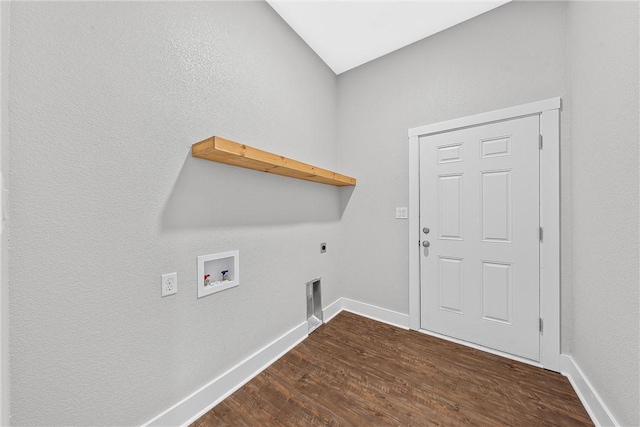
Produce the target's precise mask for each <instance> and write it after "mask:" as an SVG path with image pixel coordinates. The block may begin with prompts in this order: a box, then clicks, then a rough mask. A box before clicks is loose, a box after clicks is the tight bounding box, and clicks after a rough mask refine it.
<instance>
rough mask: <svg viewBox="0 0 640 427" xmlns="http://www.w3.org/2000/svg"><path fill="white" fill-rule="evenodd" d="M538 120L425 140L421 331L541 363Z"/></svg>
mask: <svg viewBox="0 0 640 427" xmlns="http://www.w3.org/2000/svg"><path fill="white" fill-rule="evenodd" d="M538 135H539V118H538V116H531V117H525V118H520V119H515V120H509V121H504V122H499V123H492V124H488V125H483V126H477V127H472V128H468V129H462V130H457V131H451V132H446V133H441V134H437V135H429V136H425V137H421V138H420V228H421V230H423V229H424V227H428V228H429V229H430V231H429V233H428V234H425V233H424V232H422V238H423V240H428V241H429V242H430V246H429V247H428V248H426V247H423V248H422V253H421V261H420V270H421V272H420V276H421V279H420V280H421V285H420V286H421V292H420V294H421V327H422V328H423V329H426V330H429V331H433V332H437V333H440V334H443V335H447V336H451V337H454V338H458V339H462V340H465V341H469V342H473V343H476V344H480V345H483V346H486V347H490V348H494V349H497V350H501V351H505V352H507V353H511V354H514V355H518V356H522V357H526V358H528V359H531V360H539V339H540V336H539V331H538V319H539V312H540V310H539V262H540V261H539V224H540V221H539V150H538Z"/></svg>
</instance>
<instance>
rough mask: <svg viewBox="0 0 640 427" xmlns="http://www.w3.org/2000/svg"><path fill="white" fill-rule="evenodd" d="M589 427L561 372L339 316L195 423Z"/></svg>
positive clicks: (202, 425)
mask: <svg viewBox="0 0 640 427" xmlns="http://www.w3.org/2000/svg"><path fill="white" fill-rule="evenodd" d="M462 424H465V425H481V426H488V425H512V426H541V425H554V426H587V425H593V424H592V422H591V420H590V418H589V416H588V414H587V412H586V411H585V409H584V408H583V407H582V404H581V403H580V400H579V399H578V397H577V396H576V394H575V392H574V391H573V389H572V388H571V385H570V384H569V381H568V380H567V379H566V378H565V377H563V376H562V375H560V374H557V373H555V372H550V371H545V370H544V369H540V368H536V367H533V366H529V365H525V364H523V363H519V362H515V361H512V360H509V359H505V358H502V357H499V356H495V355H493V354H489V353H484V352H482V351H479V350H475V349H472V348H469V347H465V346H461V345H459V344H455V343H452V342H449V341H445V340H441V339H438V338H434V337H431V336H428V335H424V334H421V333H419V332H415V331H406V330H403V329H400V328H397V327H394V326H390V325H387V324H384V323H380V322H377V321H375V320H370V319H367V318H364V317H360V316H357V315H355V314H351V313H348V312H342V313H340V314H339V315H338V316H336V317H335V318H334V319H332V320H331V322H330V323H328V324H326V325H323V326H321V327H320V328H318V329H317V330H316V331H315V332H313V333H312V334H311V335H310V336H309V337H308V338H307V339H306V340H305V341H303V342H302V343H301V344H299V345H298V346H296V347H295V348H294V349H292V350H291V351H290V352H289V353H287V354H286V355H285V356H283V357H282V358H281V359H279V360H277V361H276V362H275V363H274V364H272V365H271V366H270V367H269V368H267V369H266V370H264V371H263V372H262V373H260V374H259V375H258V376H256V377H255V378H254V379H252V380H251V381H249V382H248V383H247V384H246V385H244V386H243V387H242V388H240V389H239V390H238V391H236V392H235V393H233V394H232V395H231V396H229V397H228V398H227V399H225V400H224V401H223V402H221V403H220V404H218V405H217V406H216V407H215V408H213V409H212V410H210V411H209V412H207V413H206V414H205V415H204V416H202V417H201V418H200V419H198V420H197V421H196V422H195V423H193V424H192V427H205V426H320V425H329V426H342V425H348V426H383V425H416V426H423V425H430V426H449V425H454V426H455V425H462Z"/></svg>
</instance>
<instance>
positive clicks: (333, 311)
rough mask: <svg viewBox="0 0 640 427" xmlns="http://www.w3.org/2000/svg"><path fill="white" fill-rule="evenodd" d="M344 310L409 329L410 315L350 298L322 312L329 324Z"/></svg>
mask: <svg viewBox="0 0 640 427" xmlns="http://www.w3.org/2000/svg"><path fill="white" fill-rule="evenodd" d="M343 310H344V311H349V312H351V313H354V314H357V315H360V316H363V317H368V318H369V319H373V320H377V321H379V322H383V323H388V324H389V325H393V326H397V327H399V328H402V329H409V315H408V314H403V313H398V312H397V311H392V310H387V309H386V308H381V307H377V306H375V305H371V304H366V303H364V302H359V301H354V300H352V299H349V298H340V299H338V300H336V301H335V302H334V303H333V304H331V305H329V306H328V307H327V308H325V309H324V310H323V311H322V316H323V318H324V319H325V322H328V321H329V320H331V319H332V318H333V317H334V316H336V315H337V314H338V313H340V312H341V311H343Z"/></svg>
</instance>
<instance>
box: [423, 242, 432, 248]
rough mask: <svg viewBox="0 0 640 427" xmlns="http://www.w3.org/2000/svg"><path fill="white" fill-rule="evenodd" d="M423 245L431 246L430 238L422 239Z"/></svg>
mask: <svg viewBox="0 0 640 427" xmlns="http://www.w3.org/2000/svg"><path fill="white" fill-rule="evenodd" d="M422 246H424V247H425V248H428V247H429V246H431V243H429V241H428V240H423V241H422Z"/></svg>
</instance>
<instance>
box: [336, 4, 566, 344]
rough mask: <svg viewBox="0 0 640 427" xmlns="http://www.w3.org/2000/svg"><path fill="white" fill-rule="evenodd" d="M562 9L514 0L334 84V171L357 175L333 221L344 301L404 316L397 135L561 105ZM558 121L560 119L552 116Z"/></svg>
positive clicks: (404, 184) (404, 178)
mask: <svg viewBox="0 0 640 427" xmlns="http://www.w3.org/2000/svg"><path fill="white" fill-rule="evenodd" d="M565 65H566V5H565V4H564V3H560V2H557V3H556V2H539V3H538V2H530V3H529V2H514V3H510V4H507V5H505V6H501V7H499V8H497V9H495V10H493V11H491V12H489V13H486V14H484V15H481V16H479V17H477V18H474V19H472V20H469V21H467V22H464V23H462V24H460V25H458V26H456V27H454V28H451V29H448V30H446V31H444V32H441V33H439V34H436V35H434V36H432V37H429V38H427V39H425V40H422V41H419V42H417V43H415V44H413V45H411V46H408V47H406V48H404V49H401V50H399V51H396V52H395V53H392V54H389V55H387V56H385V57H383V58H381V59H378V60H376V61H373V62H371V63H368V64H365V65H363V66H361V67H358V68H356V69H354V70H352V71H349V72H347V73H345V74H341V75H340V76H339V77H338V88H339V90H338V94H339V95H338V96H339V111H340V113H339V115H338V117H339V123H338V135H339V141H340V144H339V146H338V150H339V155H338V158H339V161H340V162H341V163H342V165H341V168H342V169H347V168H349V169H350V170H351V172H352V174H353V176H355V177H357V178H358V187H357V191H355V192H354V194H353V195H352V197H351V200H350V202H349V205H348V206H347V209H346V210H345V213H344V217H343V221H342V223H341V235H342V238H343V244H344V248H345V254H349V256H346V257H344V258H343V260H342V261H341V267H340V271H341V274H340V276H341V279H342V283H343V285H344V293H345V296H347V297H349V298H353V299H356V300H359V301H363V302H367V303H370V304H374V305H378V306H381V307H385V308H388V309H391V310H395V311H399V312H402V313H408V309H409V308H408V298H409V295H408V285H407V283H408V271H407V270H408V237H407V233H408V231H407V221H405V220H397V219H395V209H394V208H395V207H396V206H407V204H408V160H407V159H408V158H407V153H408V142H407V130H408V129H409V128H412V127H416V126H420V125H425V124H429V123H436V122H440V121H443V120H448V119H454V118H458V117H464V116H467V115H471V114H476V113H482V112H485V111H490V110H495V109H499V108H505V107H509V106H513V105H518V104H523V103H527V102H532V101H538V100H541V99H546V98H551V97H556V96H560V97H562V98H566V67H565ZM562 122H563V124H565V123H566V116H564V115H563V116H562ZM566 129H567V127H566V126H563V141H562V149H561V156H562V159H561V169H562V178H561V180H562V225H563V226H564V228H563V230H562V268H563V270H562V309H563V313H562V325H563V329H562V338H563V339H562V344H563V349H564V350H565V351H568V344H569V336H570V326H571V311H570V306H569V304H568V303H569V302H570V296H571V293H570V290H571V280H570V276H569V273H570V271H571V270H570V268H569V266H570V263H569V260H570V256H571V255H570V246H569V242H570V234H569V233H570V227H568V226H567V225H569V224H570V221H571V216H570V197H569V189H570V181H569V176H570V171H569V169H570V162H569V157H568V153H569V144H568V138H567V137H566Z"/></svg>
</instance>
